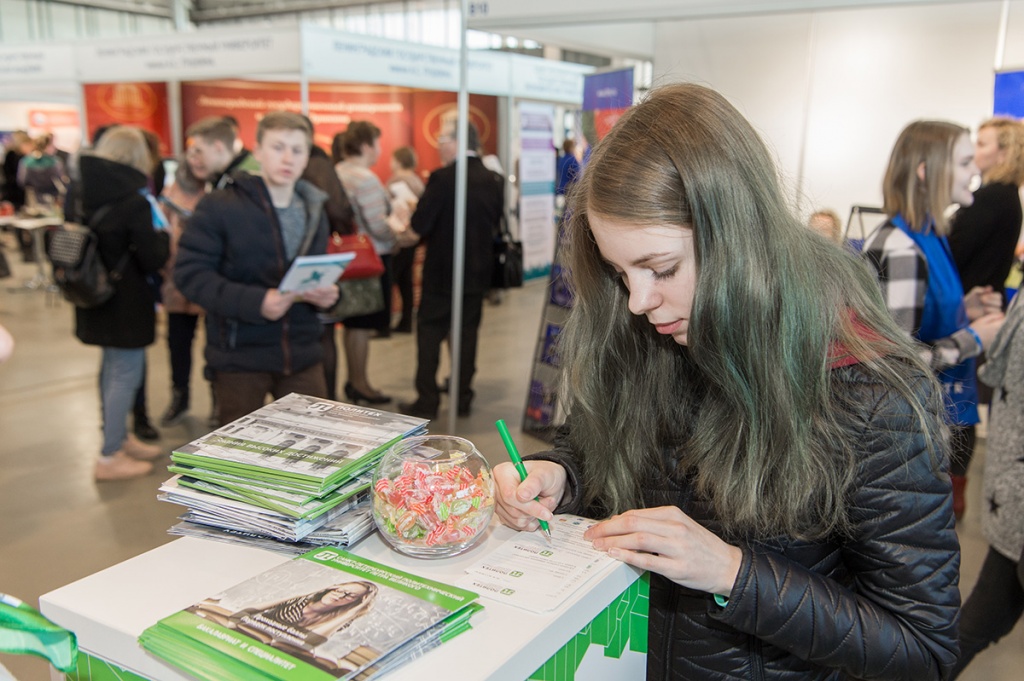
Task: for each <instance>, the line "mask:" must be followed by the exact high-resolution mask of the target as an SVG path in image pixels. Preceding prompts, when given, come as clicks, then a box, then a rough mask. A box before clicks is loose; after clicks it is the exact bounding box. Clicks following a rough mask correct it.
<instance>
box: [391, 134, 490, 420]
mask: <svg viewBox="0 0 1024 681" xmlns="http://www.w3.org/2000/svg"><path fill="white" fill-rule="evenodd" d="M455 131H456V128H455V127H454V126H448V127H446V128H445V131H444V132H443V133H442V135H441V136H440V137H439V138H438V149H439V151H440V152H441V160H442V161H443V162H444V163H445V164H446V165H445V167H443V168H440V169H438V170H435V171H434V172H433V173H431V175H430V179H429V180H428V181H427V188H426V190H425V191H424V192H423V196H422V197H421V198H420V200H419V203H418V204H417V205H416V212H414V213H413V215H412V229H413V231H414V232H416V234H418V235H419V236H420V237H421V238H422V239H423V240H424V241H425V242H426V244H427V254H426V259H425V260H424V262H423V291H422V297H421V298H420V308H419V314H418V315H417V324H416V334H417V336H416V346H417V365H416V392H417V393H418V397H417V398H416V401H415V402H411V403H408V404H400V405H398V407H399V409H400V410H401V411H402V412H403V413H406V414H410V415H413V416H418V417H420V418H429V419H432V418H436V417H437V407H438V404H439V402H440V395H439V391H438V388H437V368H438V363H439V359H440V354H441V342H442V341H443V340H444V339H445V337H447V336H448V332H449V327H450V326H451V317H452V304H451V303H452V300H451V299H452V267H453V265H454V257H453V248H454V245H455V163H454V161H455V157H456V155H457V153H458V149H457V146H456V138H455V134H456V133H455ZM479 145H480V140H479V135H478V133H477V131H476V127H475V126H473V124H472V123H470V124H469V143H468V148H469V151H468V152H467V154H466V156H467V158H466V164H467V167H466V244H465V247H466V250H465V260H464V262H465V279H464V282H463V292H462V329H461V332H462V333H461V341H462V349H461V355H460V361H459V385H458V386H457V387H458V390H459V415H460V416H468V415H469V410H470V405H471V403H472V401H473V394H474V393H473V390H472V388H471V387H470V386H471V385H472V381H473V374H474V373H476V345H477V335H478V333H479V330H480V319H481V317H482V315H483V302H484V297H485V296H486V295H487V290H488V288H490V284H491V268H492V263H493V254H494V238H495V236H496V235H497V234H498V230H499V229H500V225H501V216H502V213H503V211H504V209H505V183H504V181H503V180H502V178H501V176H500V175H498V174H497V173H494V172H492V171H490V170H488V169H487V168H485V167H484V164H483V162H482V161H481V160H480V156H479V154H477V151H476V150H477V148H478V147H479Z"/></svg>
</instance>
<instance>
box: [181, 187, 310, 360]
mask: <svg viewBox="0 0 1024 681" xmlns="http://www.w3.org/2000/svg"><path fill="white" fill-rule="evenodd" d="M295 192H296V194H297V195H298V196H299V198H300V199H301V200H302V201H303V202H304V203H305V205H306V229H307V230H309V229H314V230H315V238H314V239H313V241H312V244H311V245H310V247H309V249H308V251H307V254H308V255H317V254H322V253H325V252H326V250H327V218H326V216H325V215H324V212H323V202H324V198H325V194H324V193H323V192H321V191H320V190H319V189H317V188H316V187H314V186H313V185H311V184H309V183H308V182H305V181H303V180H299V182H298V183H297V184H296V187H295ZM290 265H291V261H290V260H289V259H288V258H287V257H286V256H285V247H284V241H283V239H282V236H281V225H280V223H279V222H278V219H277V213H276V212H275V210H274V206H273V204H272V203H271V200H270V194H268V193H267V187H266V185H265V184H264V183H263V179H262V178H260V177H258V176H255V175H249V174H248V173H238V174H236V175H234V176H232V177H231V178H230V180H229V181H227V182H225V186H224V188H223V189H218V190H216V191H213V192H211V193H210V194H208V195H206V196H204V197H203V198H202V199H201V200H200V201H199V204H198V205H197V206H196V210H195V213H194V214H193V215H192V218H191V219H190V220H189V221H188V224H186V226H185V230H184V232H183V233H182V235H181V240H180V241H179V242H178V256H177V260H176V261H175V265H174V283H175V284H176V285H177V286H178V288H179V289H180V290H181V292H182V294H183V295H184V296H185V297H186V298H188V299H189V300H191V301H192V302H194V303H197V304H198V305H200V306H201V307H202V308H203V309H204V310H206V362H207V364H208V366H209V367H210V369H212V370H213V371H259V372H271V373H281V374H292V373H296V372H299V371H303V370H304V369H308V368H309V367H311V366H312V365H314V364H316V363H317V362H319V361H320V360H321V359H322V357H323V351H322V349H321V345H320V336H321V334H322V333H323V326H322V325H321V323H320V320H319V319H318V318H317V310H316V308H314V307H313V306H312V305H310V304H309V303H301V302H297V303H295V304H293V305H292V306H291V308H289V310H288V312H287V313H286V314H285V315H284V317H282V318H281V319H278V320H277V321H269V320H267V319H266V318H264V317H263V315H262V314H261V313H260V307H261V306H262V305H263V297H264V296H265V295H266V293H267V290H268V289H272V288H277V285H278V284H280V283H281V279H282V278H283V277H284V274H285V272H287V271H288V267H289V266H290Z"/></svg>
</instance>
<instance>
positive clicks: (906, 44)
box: [654, 2, 1024, 220]
mask: <svg viewBox="0 0 1024 681" xmlns="http://www.w3.org/2000/svg"><path fill="white" fill-rule="evenodd" d="M1009 5H1010V9H1011V12H1010V14H1009V17H1010V20H1009V22H1008V31H1007V39H1006V50H1005V60H1004V63H1005V64H1006V65H1007V66H1015V65H1016V66H1022V65H1024V3H1019V2H1013V3H1009ZM1002 8H1003V3H1002V2H970V3H952V4H934V5H927V6H908V7H885V8H865V9H851V10H834V11H817V12H803V13H794V14H777V15H770V16H748V17H735V18H721V19H696V20H693V19H691V20H685V21H668V22H660V23H658V24H657V25H656V29H655V51H654V73H655V76H654V84H655V85H658V84H665V83H670V82H678V81H695V82H700V83H705V84H708V85H710V86H712V87H714V88H715V89H717V90H719V91H720V92H722V93H723V94H724V95H725V96H726V97H728V98H729V100H730V101H731V102H732V103H733V104H734V105H736V106H737V108H739V110H740V111H741V112H742V113H743V114H744V115H745V116H746V117H747V118H748V119H749V120H750V121H751V122H752V123H753V124H754V126H755V127H756V128H757V129H758V130H759V131H760V132H761V134H762V135H763V137H764V138H765V139H766V141H767V142H768V143H769V145H770V146H771V147H772V148H773V149H774V150H775V152H776V153H777V156H778V159H779V162H780V165H781V168H782V172H783V175H784V179H785V182H786V183H787V184H788V186H789V189H790V191H791V192H792V196H793V200H794V206H795V207H796V208H797V209H798V210H799V212H800V213H801V214H802V215H807V214H808V213H810V212H811V211H812V210H814V209H817V208H820V207H827V208H832V209H834V210H836V211H837V212H839V214H840V215H841V216H842V217H843V218H844V220H845V218H846V216H847V215H848V213H849V211H850V207H851V206H852V205H855V204H859V205H875V206H880V205H881V201H882V192H881V182H882V177H883V175H884V172H885V165H886V163H887V161H888V157H889V152H890V150H891V148H892V145H893V143H894V142H895V140H896V136H897V135H898V134H899V131H900V130H901V129H902V128H903V126H904V125H906V124H907V123H908V122H910V121H912V120H914V119H918V118H939V119H945V120H951V121H954V122H958V123H961V124H963V125H966V126H968V127H970V128H972V129H976V128H977V126H978V124H979V123H980V122H981V121H982V120H984V119H985V118H987V117H989V116H990V115H991V114H992V101H993V83H994V78H993V73H994V64H995V59H996V52H997V47H998V44H999V36H1000V17H1001V12H1002Z"/></svg>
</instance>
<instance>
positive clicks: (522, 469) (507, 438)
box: [494, 419, 551, 542]
mask: <svg viewBox="0 0 1024 681" xmlns="http://www.w3.org/2000/svg"><path fill="white" fill-rule="evenodd" d="M494 425H495V426H497V427H498V434H499V435H501V441H502V442H504V443H505V449H506V450H508V458H510V459H512V465H513V466H515V467H516V470H517V471H519V479H520V480H526V466H524V465H523V460H522V458H520V456H519V450H518V449H516V443H515V442H512V435H511V434H510V433H509V432H508V426H506V425H505V419H498V420H497V421H495V422H494ZM535 498H537V499H538V500H539V498H538V497H535ZM537 522H539V523H540V529H542V530H544V533H545V535H546V536H545V539H547V540H548V541H549V542H550V541H551V527H550V526H549V525H548V522H547V521H546V520H540V519H539V518H538V519H537Z"/></svg>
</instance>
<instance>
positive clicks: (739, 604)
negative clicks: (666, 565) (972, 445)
mask: <svg viewBox="0 0 1024 681" xmlns="http://www.w3.org/2000/svg"><path fill="white" fill-rule="evenodd" d="M835 372H836V373H834V374H833V384H834V385H835V386H837V388H836V389H839V390H846V391H849V393H850V395H849V396H850V397H851V398H852V399H853V401H854V403H855V404H858V405H862V409H861V410H860V413H857V414H854V415H853V416H852V417H851V421H850V423H849V430H850V437H851V441H852V442H855V443H856V444H857V447H858V449H859V451H860V452H861V453H862V456H863V458H862V459H861V462H860V466H859V470H858V472H857V482H856V484H855V488H854V489H853V491H852V498H851V499H850V502H849V513H850V517H851V520H852V521H853V527H854V532H853V535H852V537H850V538H846V539H843V538H835V539H828V540H822V541H818V542H807V541H800V540H795V539H790V538H780V539H777V540H773V541H764V542H761V541H758V542H742V543H740V547H741V548H742V550H743V562H742V565H741V567H740V572H739V576H738V577H737V580H736V584H735V586H734V588H733V590H732V593H731V594H730V595H729V603H728V605H727V606H726V607H725V608H721V607H719V606H718V605H717V604H716V603H715V601H714V599H713V598H712V596H711V595H710V594H707V593H704V592H699V591H693V590H691V589H687V588H684V587H681V586H679V585H677V584H675V583H674V582H671V581H669V580H667V579H665V578H663V577H661V576H659V575H652V576H651V594H650V620H649V625H648V642H649V648H648V657H647V678H648V679H694V680H700V681H705V680H707V679H773V680H776V679H792V680H794V681H796V680H797V679H800V680H801V681H803V680H806V679H847V678H855V679H915V680H924V679H940V678H945V676H946V675H947V674H948V672H949V670H950V668H951V666H952V665H953V663H954V661H955V660H956V658H957V655H958V651H959V649H958V645H957V622H958V617H959V607H960V594H959V591H958V582H959V568H960V550H959V544H958V541H957V537H956V534H955V532H954V530H953V513H952V500H951V497H950V482H949V477H948V475H946V474H945V473H944V472H942V473H938V472H936V469H935V467H934V465H933V462H932V457H931V456H930V455H929V453H928V451H927V449H926V446H925V442H924V438H923V436H922V434H921V433H920V431H919V429H918V428H917V425H916V421H915V418H914V416H913V414H912V412H911V410H910V406H909V405H908V404H907V403H906V402H905V401H904V400H902V399H900V398H899V397H898V396H896V395H894V394H893V393H892V392H891V391H890V390H888V389H887V388H886V387H885V386H883V385H880V384H878V383H873V382H871V381H870V379H869V378H868V377H867V376H866V374H865V373H864V372H863V371H862V370H861V369H859V368H858V367H856V366H853V367H846V368H841V369H836V370H835ZM565 441H566V439H565V438H564V437H560V438H559V441H558V443H557V445H558V449H556V451H553V452H544V453H541V454H536V455H533V456H532V457H526V458H540V459H547V460H551V461H557V462H559V463H561V464H562V465H563V466H565V467H566V469H567V470H568V472H569V489H568V491H567V495H568V496H567V497H566V499H568V501H567V503H566V504H565V505H564V506H563V507H562V508H560V509H558V512H568V513H582V514H584V515H586V509H584V508H583V507H582V501H581V495H580V489H579V481H580V479H581V478H580V468H579V467H578V464H577V462H576V460H575V459H574V458H573V456H572V453H571V452H569V451H568V450H567V449H566V448H565V447H563V446H562V445H563V443H565ZM645 489H647V493H646V499H645V502H646V503H647V505H648V506H649V507H656V506H665V505H675V506H678V507H679V508H681V509H682V510H683V511H684V512H685V513H687V514H688V515H690V516H691V517H692V518H694V519H695V520H696V521H697V522H699V523H701V524H702V525H704V526H705V527H707V528H708V529H710V530H711V531H713V532H715V533H716V534H719V535H721V534H722V533H721V527H720V524H719V523H718V521H717V520H716V518H715V517H714V514H713V511H712V509H711V508H710V507H709V504H707V503H704V502H702V501H701V500H699V499H696V498H695V495H694V494H693V491H692V489H690V487H689V486H688V485H687V484H686V483H685V482H683V483H681V484H677V483H675V482H669V481H665V480H660V481H655V480H652V481H650V484H649V485H646V486H645Z"/></svg>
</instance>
